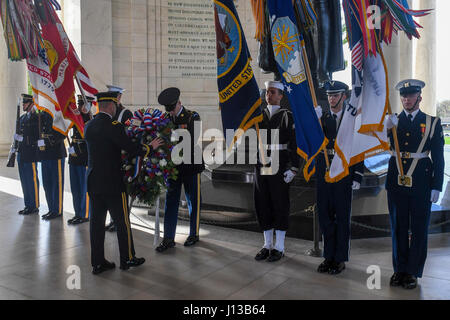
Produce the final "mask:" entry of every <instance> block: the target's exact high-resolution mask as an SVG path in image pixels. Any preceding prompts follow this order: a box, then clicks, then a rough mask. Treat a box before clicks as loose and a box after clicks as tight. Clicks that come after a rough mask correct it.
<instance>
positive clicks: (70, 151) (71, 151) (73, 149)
mask: <svg viewBox="0 0 450 320" xmlns="http://www.w3.org/2000/svg"><path fill="white" fill-rule="evenodd" d="M69 154H71V155H75V148H74V147H70V148H69Z"/></svg>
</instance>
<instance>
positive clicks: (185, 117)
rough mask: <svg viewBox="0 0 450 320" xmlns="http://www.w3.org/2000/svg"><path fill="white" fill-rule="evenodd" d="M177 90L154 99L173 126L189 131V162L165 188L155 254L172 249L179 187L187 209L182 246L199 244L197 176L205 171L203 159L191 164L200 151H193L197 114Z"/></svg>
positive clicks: (199, 204) (168, 90) (194, 148)
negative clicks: (186, 230) (187, 229)
mask: <svg viewBox="0 0 450 320" xmlns="http://www.w3.org/2000/svg"><path fill="white" fill-rule="evenodd" d="M179 98H180V90H179V89H178V88H168V89H165V90H164V91H162V92H161V93H160V94H159V96H158V102H159V104H161V105H163V106H165V109H166V111H167V112H168V113H169V114H170V116H171V117H172V121H173V123H174V124H175V125H176V126H177V127H178V128H179V129H186V130H188V131H189V134H190V137H191V163H190V164H187V163H182V164H180V165H178V166H177V170H178V177H177V180H170V181H169V189H168V190H167V193H166V202H165V209H164V238H163V240H162V242H161V243H160V244H159V246H158V247H157V248H156V251H158V252H163V251H165V250H167V249H169V248H172V247H174V246H175V241H174V239H175V231H176V227H177V219H178V207H179V204H180V195H181V187H182V186H184V192H185V196H186V201H187V203H188V208H189V217H190V232H189V236H188V237H187V239H186V241H185V242H184V245H185V246H192V245H194V244H195V243H196V242H197V241H199V228H200V206H201V193H200V177H201V173H202V171H203V170H204V169H205V166H204V163H203V157H202V158H201V163H195V161H194V160H195V157H194V154H195V152H202V150H201V148H200V150H198V148H197V149H196V147H195V145H196V143H195V141H194V139H195V134H194V122H195V121H200V116H199V114H198V113H197V112H195V111H191V110H188V109H186V108H185V107H184V106H183V105H182V104H181V101H180V99H179Z"/></svg>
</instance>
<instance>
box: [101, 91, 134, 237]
mask: <svg viewBox="0 0 450 320" xmlns="http://www.w3.org/2000/svg"><path fill="white" fill-rule="evenodd" d="M106 87H107V88H108V92H116V93H117V110H116V113H115V115H114V116H113V121H119V122H120V123H122V124H123V125H125V124H126V122H127V121H128V120H129V119H131V118H132V117H133V113H132V112H131V111H130V110H128V109H127V108H125V107H124V106H123V105H122V102H121V99H122V95H123V92H124V91H125V89H123V88H121V87H119V86H115V85H112V84H108V85H106ZM127 202H128V195H127ZM105 229H106V230H107V231H110V232H114V231H116V226H115V224H114V220H113V219H112V218H111V221H110V223H109V224H108V225H106V226H105Z"/></svg>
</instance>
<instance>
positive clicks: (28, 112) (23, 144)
mask: <svg viewBox="0 0 450 320" xmlns="http://www.w3.org/2000/svg"><path fill="white" fill-rule="evenodd" d="M22 106H23V111H24V112H25V114H24V115H22V116H21V117H20V120H19V132H18V134H17V135H16V136H15V139H16V140H17V141H18V153H17V163H18V167H19V177H20V183H21V185H22V191H23V200H24V202H25V208H24V209H23V210H20V211H19V214H24V215H29V214H33V213H39V178H38V171H37V164H38V152H37V150H38V149H37V141H38V139H39V123H38V116H37V114H36V112H35V109H34V104H33V96H31V95H28V94H22Z"/></svg>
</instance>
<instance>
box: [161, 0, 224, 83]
mask: <svg viewBox="0 0 450 320" xmlns="http://www.w3.org/2000/svg"><path fill="white" fill-rule="evenodd" d="M167 6H168V8H167V13H168V15H167V18H168V19H167V33H168V37H167V38H168V41H167V51H166V52H167V56H164V57H163V59H164V61H163V63H164V64H165V65H166V66H167V70H166V71H167V75H168V76H169V77H177V78H193V79H215V78H216V77H217V71H216V70H217V69H216V68H217V62H216V34H215V29H214V6H213V2H212V1H211V0H189V1H186V0H178V1H177V0H175V1H168V2H167Z"/></svg>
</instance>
